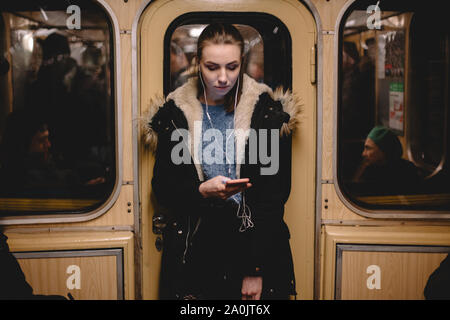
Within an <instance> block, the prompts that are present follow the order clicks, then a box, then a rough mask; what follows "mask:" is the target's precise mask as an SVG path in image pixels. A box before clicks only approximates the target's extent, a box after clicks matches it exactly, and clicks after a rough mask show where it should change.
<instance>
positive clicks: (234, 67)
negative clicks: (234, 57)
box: [228, 65, 238, 70]
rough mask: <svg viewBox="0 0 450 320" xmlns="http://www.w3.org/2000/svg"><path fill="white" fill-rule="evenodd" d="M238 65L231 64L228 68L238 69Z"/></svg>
mask: <svg viewBox="0 0 450 320" xmlns="http://www.w3.org/2000/svg"><path fill="white" fill-rule="evenodd" d="M237 67H238V66H237V65H231V66H228V70H236V68H237Z"/></svg>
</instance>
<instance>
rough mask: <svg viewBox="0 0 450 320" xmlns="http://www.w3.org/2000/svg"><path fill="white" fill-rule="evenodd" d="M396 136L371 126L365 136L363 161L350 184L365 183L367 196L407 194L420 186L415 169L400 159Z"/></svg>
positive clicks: (399, 148) (418, 174)
mask: <svg viewBox="0 0 450 320" xmlns="http://www.w3.org/2000/svg"><path fill="white" fill-rule="evenodd" d="M402 154H403V149H402V145H401V143H400V141H399V139H398V138H397V135H396V134H395V133H393V132H392V131H391V130H389V129H388V128H386V127H384V126H376V127H374V128H373V129H372V130H371V131H370V132H369V134H368V135H367V138H366V141H365V143H364V150H363V152H362V157H363V161H362V163H361V166H360V167H359V168H358V170H357V172H356V174H355V177H354V181H355V182H359V183H365V184H366V186H367V187H368V188H367V189H366V190H368V191H369V193H376V194H407V193H411V192H413V191H414V189H415V188H416V187H417V186H418V184H419V183H420V180H421V178H420V172H419V169H418V168H417V167H416V166H415V165H414V164H413V163H412V162H410V161H408V160H405V159H403V158H402Z"/></svg>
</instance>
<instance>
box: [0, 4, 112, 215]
mask: <svg viewBox="0 0 450 320" xmlns="http://www.w3.org/2000/svg"><path fill="white" fill-rule="evenodd" d="M69 5H72V6H76V8H75V9H79V11H77V10H68V6H69ZM68 12H69V13H68ZM77 12H80V16H73V14H76V13H77ZM76 19H78V20H76ZM77 22H79V23H80V24H79V25H78V26H77ZM111 35H112V33H111V26H110V22H109V19H108V17H107V16H106V14H105V13H104V11H103V9H101V8H100V7H99V6H98V5H96V4H95V3H94V2H93V1H71V2H70V4H69V3H66V2H64V1H54V0H46V1H39V2H36V1H20V0H16V1H13V2H11V1H8V2H2V3H1V4H0V52H1V55H0V59H1V63H0V65H1V68H0V92H1V95H0V145H1V149H0V212H2V214H14V213H20V212H30V211H40V212H56V211H57V212H81V211H86V210H90V209H92V208H95V207H98V206H99V205H100V204H101V203H103V202H104V201H105V200H106V198H108V197H109V195H110V193H111V191H112V188H113V187H114V181H115V149H114V146H115V133H114V129H115V128H114V127H115V126H114V123H115V121H114V119H115V115H114V101H113V95H112V92H113V88H112V80H111V79H112V78H111V74H113V70H112V69H111V66H112V46H111V41H112V39H111ZM33 199H34V200H33ZM39 199H44V200H45V201H41V200H39Z"/></svg>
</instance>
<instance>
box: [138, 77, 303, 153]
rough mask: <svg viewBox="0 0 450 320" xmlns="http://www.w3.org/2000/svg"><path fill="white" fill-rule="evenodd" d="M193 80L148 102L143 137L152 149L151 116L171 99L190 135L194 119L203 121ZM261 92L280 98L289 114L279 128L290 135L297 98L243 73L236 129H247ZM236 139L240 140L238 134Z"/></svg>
mask: <svg viewBox="0 0 450 320" xmlns="http://www.w3.org/2000/svg"><path fill="white" fill-rule="evenodd" d="M196 81H197V80H196V79H195V78H191V79H189V80H188V81H187V82H186V83H185V84H184V85H183V86H181V87H179V88H177V89H176V90H174V91H173V92H171V93H170V94H169V95H168V96H167V98H166V99H164V98H163V97H156V98H154V99H152V100H151V101H150V106H149V109H148V111H147V112H146V114H145V115H144V119H143V127H144V128H143V138H144V141H145V143H146V145H148V146H149V147H150V149H151V150H152V151H153V152H154V151H155V150H156V146H157V142H158V135H157V133H156V132H155V131H154V130H153V128H152V119H153V117H154V115H155V114H156V113H157V112H158V111H159V109H160V108H161V107H162V106H163V105H164V103H165V102H167V101H169V100H173V101H174V102H175V105H176V106H177V107H178V108H180V109H181V111H183V113H184V116H185V117H186V120H187V123H188V127H189V131H190V133H191V134H193V128H194V123H195V121H200V122H201V121H202V120H203V108H202V106H201V104H200V101H199V100H198V99H197V84H196ZM263 93H268V94H269V95H270V97H271V98H272V99H273V100H274V101H279V102H280V103H281V105H282V106H283V111H284V112H286V113H287V114H288V115H289V117H290V118H289V121H288V122H287V123H284V124H283V126H282V127H281V130H280V134H281V135H289V134H291V133H293V132H294V131H295V128H296V127H297V125H298V123H299V121H300V111H301V104H300V99H299V98H298V97H296V96H295V95H294V94H293V93H291V92H290V91H283V88H282V87H279V88H277V89H276V90H275V91H273V90H272V89H271V88H270V87H269V86H267V85H265V84H263V83H258V82H256V81H255V80H254V79H253V78H251V77H249V76H248V75H246V74H244V77H243V86H242V94H241V99H240V101H239V103H238V105H237V106H236V110H235V119H236V123H235V129H236V130H237V129H243V131H244V132H246V131H248V129H249V128H250V122H251V118H252V114H253V111H254V108H255V106H256V104H257V102H258V99H259V97H260V95H261V94H263ZM191 131H192V132H191ZM191 136H193V135H191ZM236 138H237V141H239V137H236ZM245 138H247V137H245ZM244 140H245V139H244ZM191 141H192V142H191V144H192V145H193V144H194V143H197V142H198V141H196V139H191ZM244 145H245V144H244ZM237 152H238V154H239V145H238V146H237Z"/></svg>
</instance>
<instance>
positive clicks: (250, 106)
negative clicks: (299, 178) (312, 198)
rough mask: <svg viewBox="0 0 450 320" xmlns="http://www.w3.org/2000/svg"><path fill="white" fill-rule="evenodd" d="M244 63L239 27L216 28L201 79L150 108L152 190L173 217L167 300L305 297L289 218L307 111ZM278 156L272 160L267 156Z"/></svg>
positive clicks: (164, 272) (202, 47) (168, 231)
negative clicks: (299, 132)
mask: <svg viewBox="0 0 450 320" xmlns="http://www.w3.org/2000/svg"><path fill="white" fill-rule="evenodd" d="M243 59H244V41H243V39H242V36H241V35H240V33H239V31H238V30H237V29H236V28H235V27H233V26H232V25H227V24H211V25H209V26H207V27H206V28H205V29H204V31H203V32H202V34H201V35H200V37H199V39H198V44H197V61H198V70H197V71H196V72H195V76H194V77H192V78H190V79H189V80H188V81H187V83H185V84H184V85H183V86H181V87H179V88H177V89H176V90H175V91H173V92H172V93H170V94H169V95H168V96H167V99H166V100H165V101H163V102H160V103H155V104H154V106H152V107H151V108H150V110H151V111H150V113H149V118H148V126H147V128H146V129H147V130H146V139H147V142H148V143H149V145H150V146H151V147H153V150H154V151H156V161H155V166H154V171H153V179H152V189H153V192H154V194H155V196H156V199H157V201H158V204H160V205H161V206H163V207H166V208H167V209H169V212H170V214H169V217H168V218H167V227H166V228H165V230H164V234H163V237H164V249H163V257H162V260H163V261H162V267H161V283H160V294H161V298H163V299H255V300H258V299H287V298H289V295H294V294H296V293H295V280H294V272H293V264H292V256H291V250H290V246H289V237H290V235H289V231H288V228H287V226H286V224H285V222H284V221H283V213H284V204H285V202H286V201H287V199H288V196H289V192H290V177H291V132H292V130H293V129H294V127H295V125H296V123H297V121H298V113H299V106H298V103H296V100H295V99H294V98H293V96H292V95H290V94H289V93H283V92H282V90H277V91H276V92H273V91H272V90H271V89H270V88H269V87H268V86H266V85H264V84H261V83H258V82H256V81H255V80H253V79H252V78H250V77H249V76H247V75H245V74H244V70H243V64H244V61H243ZM266 149H268V150H270V151H268V150H266ZM180 150H181V151H180ZM273 150H275V151H276V152H273ZM264 152H266V153H264ZM270 152H272V154H271V155H270V157H271V159H270V163H268V161H267V157H261V154H265V155H268V153H270ZM180 159H181V160H182V161H181V160H180Z"/></svg>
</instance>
